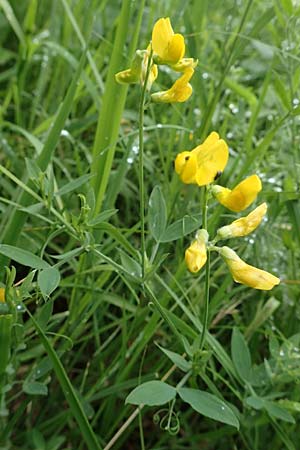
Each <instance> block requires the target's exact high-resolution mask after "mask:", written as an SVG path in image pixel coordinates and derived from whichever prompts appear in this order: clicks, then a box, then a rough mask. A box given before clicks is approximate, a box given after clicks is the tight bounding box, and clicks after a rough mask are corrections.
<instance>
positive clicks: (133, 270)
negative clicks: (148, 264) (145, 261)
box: [120, 251, 142, 278]
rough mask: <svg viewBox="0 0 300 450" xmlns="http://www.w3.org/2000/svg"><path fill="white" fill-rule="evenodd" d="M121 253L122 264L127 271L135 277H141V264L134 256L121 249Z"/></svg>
mask: <svg viewBox="0 0 300 450" xmlns="http://www.w3.org/2000/svg"><path fill="white" fill-rule="evenodd" d="M120 254H121V262H122V266H123V268H124V269H125V270H126V272H127V273H129V274H130V275H131V276H132V277H134V278H141V276H142V270H141V266H140V264H139V263H138V262H137V261H135V260H134V259H133V258H131V257H130V256H128V255H127V253H124V252H122V251H120Z"/></svg>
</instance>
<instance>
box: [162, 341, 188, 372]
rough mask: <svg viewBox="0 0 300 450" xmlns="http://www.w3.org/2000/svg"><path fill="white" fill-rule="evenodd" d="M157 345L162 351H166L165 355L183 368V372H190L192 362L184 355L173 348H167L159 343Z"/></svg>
mask: <svg viewBox="0 0 300 450" xmlns="http://www.w3.org/2000/svg"><path fill="white" fill-rule="evenodd" d="M156 345H157V347H159V348H160V350H161V351H162V352H164V354H165V355H167V357H168V358H169V359H170V360H171V361H172V363H173V364H175V365H176V366H177V367H178V368H179V369H181V370H183V372H188V371H189V370H190V369H191V367H192V364H191V362H190V361H187V360H186V359H184V358H183V356H181V355H179V354H178V353H175V352H172V351H171V350H167V349H165V348H163V347H161V346H160V345H158V344H156Z"/></svg>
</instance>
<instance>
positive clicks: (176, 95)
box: [151, 67, 194, 103]
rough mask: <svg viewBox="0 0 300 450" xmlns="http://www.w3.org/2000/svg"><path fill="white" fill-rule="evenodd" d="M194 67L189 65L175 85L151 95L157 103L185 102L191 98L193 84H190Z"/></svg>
mask: <svg viewBox="0 0 300 450" xmlns="http://www.w3.org/2000/svg"><path fill="white" fill-rule="evenodd" d="M193 73H194V69H192V67H189V68H187V69H186V71H185V72H184V74H183V75H182V76H181V77H180V78H179V79H178V80H176V81H175V83H174V84H173V86H172V87H171V88H170V89H168V90H167V91H160V92H155V93H154V94H152V95H151V99H152V100H153V101H154V102H156V103H176V102H180V103H181V102H185V101H186V100H188V99H189V98H190V96H191V95H192V92H193V88H192V86H191V85H190V84H189V81H190V79H191V78H192V76H193Z"/></svg>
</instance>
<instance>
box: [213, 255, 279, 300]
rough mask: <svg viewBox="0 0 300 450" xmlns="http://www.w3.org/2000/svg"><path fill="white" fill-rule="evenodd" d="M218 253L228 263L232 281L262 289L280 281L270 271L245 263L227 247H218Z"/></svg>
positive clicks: (271, 286) (266, 289) (266, 288)
mask: <svg viewBox="0 0 300 450" xmlns="http://www.w3.org/2000/svg"><path fill="white" fill-rule="evenodd" d="M220 254H221V256H222V257H223V258H224V260H225V262H226V264H227V265H228V267H229V270H230V273H231V275H232V277H233V279H234V281H236V282H237V283H241V284H244V285H246V286H249V287H252V288H254V289H260V290H263V291H269V290H270V289H272V288H273V287H274V286H276V285H277V284H279V283H280V279H279V278H277V277H275V276H274V275H272V274H271V273H269V272H266V271H265V270H261V269H258V268H257V267H253V266H250V265H249V264H247V263H245V262H244V261H243V260H242V259H241V258H240V257H239V256H238V255H237V254H236V253H235V252H234V251H233V250H232V249H231V248H229V247H222V248H221V249H220Z"/></svg>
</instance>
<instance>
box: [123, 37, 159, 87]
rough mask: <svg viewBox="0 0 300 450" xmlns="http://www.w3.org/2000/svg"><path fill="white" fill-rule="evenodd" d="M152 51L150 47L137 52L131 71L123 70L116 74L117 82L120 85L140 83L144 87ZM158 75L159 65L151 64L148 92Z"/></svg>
mask: <svg viewBox="0 0 300 450" xmlns="http://www.w3.org/2000/svg"><path fill="white" fill-rule="evenodd" d="M150 50H151V48H150V45H149V46H148V48H147V50H137V51H136V52H135V57H134V60H133V62H132V65H131V67H130V69H126V70H122V71H121V72H118V73H116V75H115V79H116V81H117V82H118V83H120V84H133V83H140V84H141V85H143V84H144V82H145V78H146V73H147V67H148V60H149V55H150ZM157 75H158V70H157V65H156V64H153V63H152V62H151V68H150V72H149V77H148V83H147V89H148V90H150V88H151V86H152V84H153V82H154V81H155V80H156V78H157Z"/></svg>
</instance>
